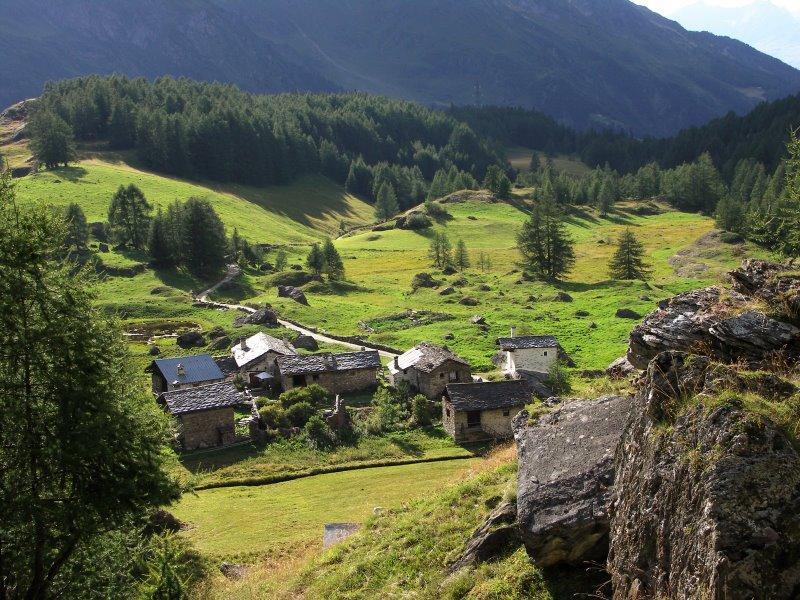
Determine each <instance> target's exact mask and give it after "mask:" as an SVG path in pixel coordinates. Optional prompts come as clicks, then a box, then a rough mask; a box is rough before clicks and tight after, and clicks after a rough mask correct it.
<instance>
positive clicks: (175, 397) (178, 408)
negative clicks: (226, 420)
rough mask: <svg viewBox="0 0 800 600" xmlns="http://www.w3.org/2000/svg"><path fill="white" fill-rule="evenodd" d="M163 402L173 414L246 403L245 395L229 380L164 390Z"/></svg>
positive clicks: (161, 398)
mask: <svg viewBox="0 0 800 600" xmlns="http://www.w3.org/2000/svg"><path fill="white" fill-rule="evenodd" d="M158 401H159V403H161V404H165V405H166V408H167V411H169V413H170V414H172V415H185V414H187V413H193V412H200V411H204V410H213V409H215V408H227V407H230V406H238V405H239V404H245V403H246V402H247V399H246V398H245V395H244V394H243V393H242V392H240V391H238V390H237V389H236V386H234V385H233V384H232V383H230V382H228V381H220V382H219V383H209V384H207V385H200V386H197V387H190V388H184V389H180V390H174V391H172V392H164V393H163V394H161V395H160V396H159V397H158Z"/></svg>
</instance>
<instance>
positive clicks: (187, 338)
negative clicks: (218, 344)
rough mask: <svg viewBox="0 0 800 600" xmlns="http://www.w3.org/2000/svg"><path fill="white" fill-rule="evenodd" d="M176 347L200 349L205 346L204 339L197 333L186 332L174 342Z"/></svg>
mask: <svg viewBox="0 0 800 600" xmlns="http://www.w3.org/2000/svg"><path fill="white" fill-rule="evenodd" d="M175 343H176V344H178V347H180V348H183V349H184V350H188V349H189V348H202V347H203V346H205V345H206V339H205V338H204V337H203V334H202V333H200V332H199V331H187V332H186V333H182V334H180V335H179V336H178V338H177V339H176V340H175Z"/></svg>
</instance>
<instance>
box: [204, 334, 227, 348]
mask: <svg viewBox="0 0 800 600" xmlns="http://www.w3.org/2000/svg"><path fill="white" fill-rule="evenodd" d="M231 345H232V344H231V338H229V337H228V336H227V335H223V336H222V337H218V338H215V339H213V340H212V341H211V343H210V344H209V345H208V349H209V350H227V349H228V348H230V347H231Z"/></svg>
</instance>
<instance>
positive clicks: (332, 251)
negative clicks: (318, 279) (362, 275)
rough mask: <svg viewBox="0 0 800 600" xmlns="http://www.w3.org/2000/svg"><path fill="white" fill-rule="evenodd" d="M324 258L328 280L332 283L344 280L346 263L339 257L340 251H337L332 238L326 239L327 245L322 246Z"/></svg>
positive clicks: (324, 268)
mask: <svg viewBox="0 0 800 600" xmlns="http://www.w3.org/2000/svg"><path fill="white" fill-rule="evenodd" d="M322 256H323V262H324V267H323V270H324V271H325V274H326V275H327V276H328V279H329V280H331V281H339V280H340V279H344V263H343V262H342V257H341V256H340V255H339V251H338V250H337V249H336V246H334V245H333V242H332V241H331V239H330V238H326V239H325V243H324V244H323V246H322Z"/></svg>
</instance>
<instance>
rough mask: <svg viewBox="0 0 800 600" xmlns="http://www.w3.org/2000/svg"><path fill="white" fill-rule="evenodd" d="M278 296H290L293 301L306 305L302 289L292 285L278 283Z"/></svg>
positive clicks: (306, 301)
mask: <svg viewBox="0 0 800 600" xmlns="http://www.w3.org/2000/svg"><path fill="white" fill-rule="evenodd" d="M278 297H279V298H291V299H292V300H294V301H295V302H299V303H300V304H304V305H306V306H308V300H307V299H306V295H305V294H304V293H303V290H301V289H300V288H296V287H294V286H293V285H279V286H278Z"/></svg>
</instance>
